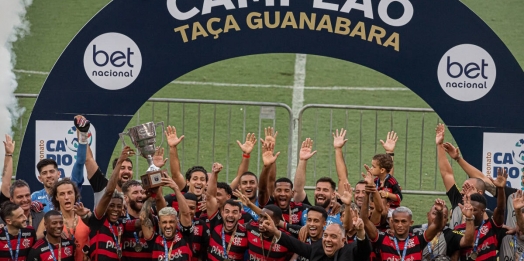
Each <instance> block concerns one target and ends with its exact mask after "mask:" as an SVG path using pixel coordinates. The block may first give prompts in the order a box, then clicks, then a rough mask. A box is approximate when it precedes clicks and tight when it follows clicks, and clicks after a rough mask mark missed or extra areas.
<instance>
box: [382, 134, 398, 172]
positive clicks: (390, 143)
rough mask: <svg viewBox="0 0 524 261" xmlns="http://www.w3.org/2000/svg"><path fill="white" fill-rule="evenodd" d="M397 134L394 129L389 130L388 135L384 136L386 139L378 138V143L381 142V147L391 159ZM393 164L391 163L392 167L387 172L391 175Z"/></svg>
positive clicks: (393, 154)
mask: <svg viewBox="0 0 524 261" xmlns="http://www.w3.org/2000/svg"><path fill="white" fill-rule="evenodd" d="M397 140H398V136H397V133H396V132H394V131H389V132H388V136H387V137H386V141H383V140H380V143H382V147H383V148H384V150H385V151H386V154H388V155H389V156H391V160H393V159H394V156H395V146H396V145H397ZM394 166H395V164H393V168H391V170H390V171H389V174H391V175H393V172H394V171H393V170H394Z"/></svg>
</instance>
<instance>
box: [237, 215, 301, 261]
mask: <svg viewBox="0 0 524 261" xmlns="http://www.w3.org/2000/svg"><path fill="white" fill-rule="evenodd" d="M246 230H247V237H248V242H249V243H248V246H249V248H248V253H249V257H248V260H265V261H287V260H289V258H290V257H291V256H292V255H293V251H291V250H289V249H288V248H286V247H284V246H282V245H280V244H277V243H272V241H273V240H274V238H273V240H272V239H270V238H265V237H263V236H262V234H261V233H260V231H259V230H258V222H256V221H251V222H249V223H248V224H247V225H246ZM280 231H282V233H286V234H288V233H287V231H284V230H282V229H280Z"/></svg>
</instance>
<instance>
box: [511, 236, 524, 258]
mask: <svg viewBox="0 0 524 261" xmlns="http://www.w3.org/2000/svg"><path fill="white" fill-rule="evenodd" d="M517 249H518V248H517V235H513V252H514V255H515V260H517V259H516V257H517V256H518V255H517ZM522 260H524V251H523V252H522V253H521V254H520V258H519V261H522Z"/></svg>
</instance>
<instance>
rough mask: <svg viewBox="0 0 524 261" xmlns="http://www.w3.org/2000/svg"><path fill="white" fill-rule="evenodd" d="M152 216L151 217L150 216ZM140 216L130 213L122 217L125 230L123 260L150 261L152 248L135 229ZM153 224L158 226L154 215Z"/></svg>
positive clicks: (123, 234) (123, 235)
mask: <svg viewBox="0 0 524 261" xmlns="http://www.w3.org/2000/svg"><path fill="white" fill-rule="evenodd" d="M150 218H151V217H150ZM137 220H138V218H136V217H133V216H131V215H129V214H127V215H126V218H125V219H122V223H123V224H124V230H123V233H122V259H121V260H122V261H131V260H133V261H150V260H151V255H152V254H153V252H152V248H151V247H150V246H149V245H148V244H147V241H146V240H145V239H144V238H143V237H141V236H140V234H139V232H137V231H136V230H135V222H136V221H137ZM152 220H153V225H154V227H157V224H158V222H157V221H156V216H155V217H153V219H152Z"/></svg>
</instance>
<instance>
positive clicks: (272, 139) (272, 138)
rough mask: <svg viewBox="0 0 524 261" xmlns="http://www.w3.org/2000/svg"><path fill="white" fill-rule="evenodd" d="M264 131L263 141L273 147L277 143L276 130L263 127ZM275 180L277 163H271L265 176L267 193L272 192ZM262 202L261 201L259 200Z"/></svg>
mask: <svg viewBox="0 0 524 261" xmlns="http://www.w3.org/2000/svg"><path fill="white" fill-rule="evenodd" d="M264 133H265V134H266V137H265V139H264V143H269V144H272V145H273V148H275V146H276V144H277V135H278V131H275V129H274V128H273V127H267V128H265V129H264ZM276 180H277V164H276V163H275V164H273V165H271V168H270V169H269V173H268V176H267V190H268V191H269V195H271V194H272V193H273V191H274V190H275V181H276ZM259 203H262V202H259Z"/></svg>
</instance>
